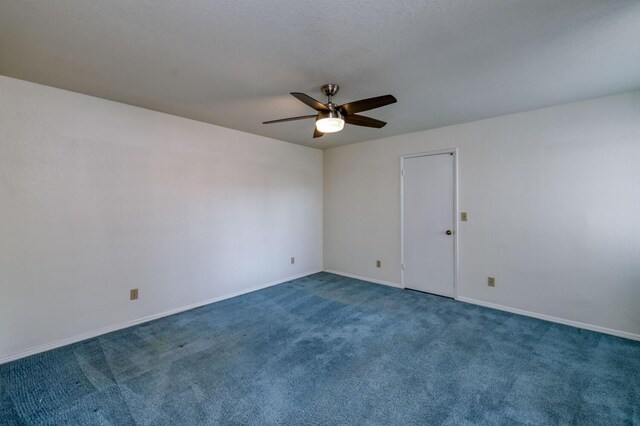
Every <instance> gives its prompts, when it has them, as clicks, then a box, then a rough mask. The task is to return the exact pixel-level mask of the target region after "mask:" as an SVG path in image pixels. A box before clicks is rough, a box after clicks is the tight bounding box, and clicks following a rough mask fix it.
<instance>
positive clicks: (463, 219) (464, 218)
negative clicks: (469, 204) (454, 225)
mask: <svg viewBox="0 0 640 426" xmlns="http://www.w3.org/2000/svg"><path fill="white" fill-rule="evenodd" d="M460 220H461V221H462V222H466V221H467V212H462V213H460Z"/></svg>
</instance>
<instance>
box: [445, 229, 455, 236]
mask: <svg viewBox="0 0 640 426" xmlns="http://www.w3.org/2000/svg"><path fill="white" fill-rule="evenodd" d="M445 234H447V235H451V234H453V232H451V229H447V232H445Z"/></svg>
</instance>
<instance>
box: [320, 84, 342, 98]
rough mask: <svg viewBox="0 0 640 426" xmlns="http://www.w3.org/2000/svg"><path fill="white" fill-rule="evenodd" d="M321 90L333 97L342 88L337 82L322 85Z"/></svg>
mask: <svg viewBox="0 0 640 426" xmlns="http://www.w3.org/2000/svg"><path fill="white" fill-rule="evenodd" d="M320 90H321V91H322V93H324V95H325V96H328V97H329V98H331V97H333V96H335V95H336V93H338V90H340V86H338V85H337V84H335V83H328V84H325V85H324V86H322V87H321V88H320Z"/></svg>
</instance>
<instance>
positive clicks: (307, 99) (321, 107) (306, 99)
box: [291, 92, 329, 111]
mask: <svg viewBox="0 0 640 426" xmlns="http://www.w3.org/2000/svg"><path fill="white" fill-rule="evenodd" d="M291 94H292V95H293V96H295V98H296V99H298V100H299V101H300V102H303V103H305V104H307V105H309V106H310V107H311V108H313V109H315V110H316V111H329V108H328V107H327V106H326V105H325V104H323V103H322V102H320V101H317V100H315V99H313V98H312V97H311V96H309V95H305V94H304V93H300V92H291Z"/></svg>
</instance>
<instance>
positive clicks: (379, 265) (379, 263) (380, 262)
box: [376, 260, 382, 268]
mask: <svg viewBox="0 0 640 426" xmlns="http://www.w3.org/2000/svg"><path fill="white" fill-rule="evenodd" d="M376 268H382V261H381V260H376Z"/></svg>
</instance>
